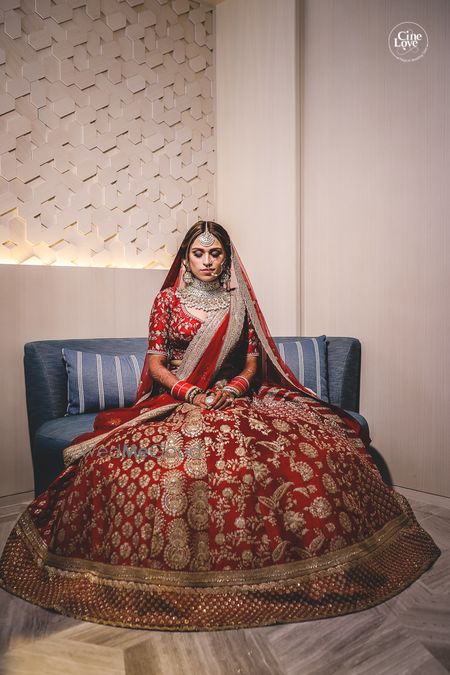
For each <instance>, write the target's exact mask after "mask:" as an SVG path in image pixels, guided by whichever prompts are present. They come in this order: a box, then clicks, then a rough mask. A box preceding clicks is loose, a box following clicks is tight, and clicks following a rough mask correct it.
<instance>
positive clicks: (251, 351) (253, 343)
mask: <svg viewBox="0 0 450 675" xmlns="http://www.w3.org/2000/svg"><path fill="white" fill-rule="evenodd" d="M247 320H248V346H247V356H259V354H260V349H259V347H260V345H259V340H258V336H257V335H256V331H255V328H254V326H253V324H252V322H251V319H250V317H249V316H248V317H247Z"/></svg>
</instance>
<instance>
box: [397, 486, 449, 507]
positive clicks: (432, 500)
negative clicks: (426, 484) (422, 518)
mask: <svg viewBox="0 0 450 675" xmlns="http://www.w3.org/2000/svg"><path fill="white" fill-rule="evenodd" d="M394 488H395V489H396V490H397V492H400V494H402V495H403V496H404V497H406V499H415V500H416V501H418V502H424V503H426V504H434V505H435V506H442V508H444V509H450V497H444V495H435V494H432V493H431V492H421V491H420V490H412V489H411V488H406V487H403V486H402V485H394Z"/></svg>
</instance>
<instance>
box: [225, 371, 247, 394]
mask: <svg viewBox="0 0 450 675" xmlns="http://www.w3.org/2000/svg"><path fill="white" fill-rule="evenodd" d="M228 386H229V387H234V389H237V390H238V391H239V393H240V394H243V393H244V392H246V391H247V389H248V388H249V387H250V382H249V381H248V380H247V378H246V377H244V376H243V375H236V377H234V378H233V379H232V380H231V382H228Z"/></svg>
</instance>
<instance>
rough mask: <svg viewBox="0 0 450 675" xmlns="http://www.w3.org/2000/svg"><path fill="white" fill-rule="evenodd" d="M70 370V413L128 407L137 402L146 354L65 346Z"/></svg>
mask: <svg viewBox="0 0 450 675" xmlns="http://www.w3.org/2000/svg"><path fill="white" fill-rule="evenodd" d="M62 355H63V358H64V361H65V364H66V370H67V400H68V405H67V411H66V413H65V414H66V415H79V414H82V413H88V412H96V411H98V410H106V409H107V408H126V407H127V406H130V405H132V404H133V403H134V399H135V397H136V392H137V388H138V384H139V379H140V377H141V371H142V368H143V366H144V358H145V354H118V355H114V354H95V353H94V352H82V351H78V350H75V349H65V348H63V350H62Z"/></svg>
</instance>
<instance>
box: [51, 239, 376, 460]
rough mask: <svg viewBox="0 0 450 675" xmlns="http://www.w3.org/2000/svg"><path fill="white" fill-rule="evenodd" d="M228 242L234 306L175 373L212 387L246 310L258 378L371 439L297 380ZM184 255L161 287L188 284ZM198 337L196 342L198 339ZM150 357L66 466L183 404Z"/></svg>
mask: <svg viewBox="0 0 450 675" xmlns="http://www.w3.org/2000/svg"><path fill="white" fill-rule="evenodd" d="M230 243H231V260H230V267H229V271H230V281H229V288H230V293H231V298H230V307H229V309H228V310H226V311H225V310H224V314H223V315H222V316H218V318H217V320H216V323H215V324H214V322H211V321H210V322H209V325H208V326H207V328H206V329H202V330H203V334H202V339H200V340H198V339H197V340H196V338H197V336H196V337H195V338H194V339H193V340H192V343H191V344H190V345H189V347H188V350H189V349H191V354H190V355H189V358H186V356H187V351H188V350H186V354H185V357H184V358H183V361H182V365H181V366H180V367H179V368H178V369H177V372H176V375H177V377H178V378H179V379H187V380H188V381H189V382H191V383H192V384H195V385H197V386H200V387H201V388H202V389H206V388H208V387H209V386H211V385H212V383H213V381H214V376H215V375H216V373H217V372H218V370H219V368H220V366H221V365H222V363H223V361H224V359H225V358H226V356H227V354H228V353H230V351H231V349H232V347H233V346H234V344H235V343H236V341H237V339H238V338H239V336H240V334H241V332H242V329H243V325H244V318H245V312H247V314H248V317H249V318H250V320H251V322H252V324H253V327H254V329H255V332H256V335H257V337H258V339H259V343H260V353H261V355H260V357H259V359H260V361H259V364H258V380H259V381H260V383H261V384H262V385H266V386H267V387H269V388H270V387H279V388H281V389H288V390H290V391H291V392H292V393H296V394H301V395H302V396H307V397H310V398H313V399H315V400H316V401H320V402H321V403H322V404H323V406H325V407H328V408H331V409H332V410H333V411H334V412H336V413H337V414H338V415H339V416H340V417H341V418H342V419H343V420H344V421H345V423H346V424H347V425H348V426H349V427H350V428H352V429H353V430H354V431H355V432H356V434H357V435H358V436H360V437H361V439H362V440H363V441H364V442H365V443H367V444H368V443H370V440H371V439H370V438H366V437H364V435H363V428H362V426H361V424H360V423H359V422H358V421H357V420H356V419H355V418H354V417H353V416H351V415H350V414H349V413H347V412H346V411H345V410H343V409H342V408H340V407H339V406H336V405H334V404H331V403H328V402H325V401H322V400H321V399H320V398H319V397H318V396H317V395H316V394H315V393H314V392H313V391H312V390H311V389H308V388H307V387H305V386H304V385H303V384H301V383H300V382H299V381H298V379H297V378H296V377H295V375H294V373H293V372H292V371H291V369H290V368H289V367H288V366H287V364H286V363H285V362H284V360H283V359H282V357H281V355H280V352H279V350H278V348H277V346H276V344H275V342H274V340H273V338H272V336H271V334H270V331H269V329H268V326H267V323H266V320H265V318H264V315H263V313H262V311H261V308H260V306H259V303H258V300H257V298H256V295H255V292H254V290H253V287H252V285H251V283H250V279H249V277H248V274H247V272H246V270H245V268H244V265H243V263H242V261H241V259H240V257H239V254H238V252H237V250H236V247H235V245H234V243H233V242H232V241H231V239H230ZM182 258H183V256H182V246H180V247H179V249H178V252H177V254H176V256H175V259H174V261H173V263H172V265H171V267H170V269H169V271H168V273H167V275H166V277H165V279H164V282H163V283H162V286H161V288H160V292H161V291H163V290H164V289H166V288H173V289H174V290H176V289H178V288H183V287H184V286H185V282H184V280H183V268H182ZM205 323H208V322H205ZM208 331H209V332H208ZM199 333H200V331H199ZM195 340H196V342H194V341H195ZM149 358H150V354H149V353H147V354H146V356H145V359H144V364H143V367H142V371H141V376H140V381H139V385H138V389H137V393H136V397H135V400H134V402H133V405H132V406H131V407H129V408H123V409H120V410H119V409H113V410H104V411H102V412H99V413H98V414H97V416H96V417H95V420H94V430H93V431H92V432H88V433H85V434H82V435H80V436H78V437H77V438H76V439H74V441H73V443H72V445H70V446H69V447H68V448H66V450H65V451H64V463H65V464H66V465H68V464H70V463H72V462H73V461H75V459H77V458H78V457H79V456H80V455H82V454H84V452H86V451H87V450H89V449H91V448H93V447H94V446H95V444H96V443H97V442H98V441H100V440H103V441H106V440H107V439H108V438H109V436H110V435H111V434H112V433H114V431H115V430H116V429H117V428H118V427H119V426H122V427H125V426H129V425H131V424H133V423H134V420H136V418H138V419H137V420H136V421H146V420H149V419H156V418H157V417H158V416H160V415H163V414H165V413H168V412H170V411H171V410H174V409H175V408H176V407H177V406H178V405H180V403H181V402H180V401H179V400H177V399H175V398H174V397H173V396H172V395H171V394H170V393H169V392H165V393H162V394H161V393H159V394H153V389H154V387H153V384H154V383H153V378H152V376H151V374H150V369H149Z"/></svg>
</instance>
